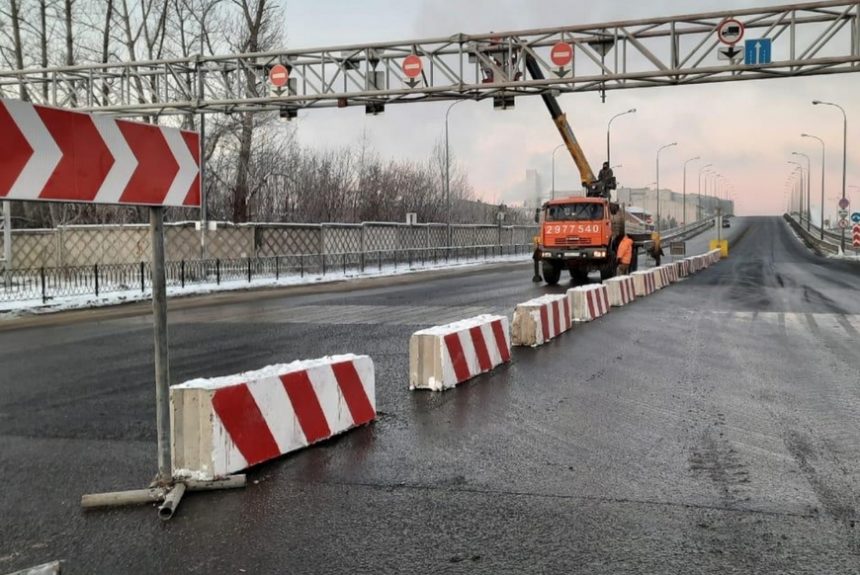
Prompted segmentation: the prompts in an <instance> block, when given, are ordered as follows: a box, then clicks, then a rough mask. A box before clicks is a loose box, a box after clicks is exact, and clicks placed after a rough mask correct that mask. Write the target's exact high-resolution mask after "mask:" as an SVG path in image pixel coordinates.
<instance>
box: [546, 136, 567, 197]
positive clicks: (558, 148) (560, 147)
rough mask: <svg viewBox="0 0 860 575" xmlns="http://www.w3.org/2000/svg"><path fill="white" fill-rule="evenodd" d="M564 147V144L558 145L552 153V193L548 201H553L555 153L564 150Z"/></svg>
mask: <svg viewBox="0 0 860 575" xmlns="http://www.w3.org/2000/svg"><path fill="white" fill-rule="evenodd" d="M565 146H566V144H559V145H558V146H556V147H555V149H554V150H553V151H552V193H551V198H550V199H553V200H554V199H555V153H556V152H557V151H559V150H560V149H562V148H564V147H565Z"/></svg>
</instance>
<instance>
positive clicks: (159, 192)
mask: <svg viewBox="0 0 860 575" xmlns="http://www.w3.org/2000/svg"><path fill="white" fill-rule="evenodd" d="M0 134H2V138H0V199H6V200H30V201H44V202H82V203H91V204H124V205H139V206H185V207H196V206H199V205H200V136H199V135H198V134H196V133H194V132H185V131H182V130H177V129H175V128H166V127H161V126H155V125H151V124H142V123H138V122H129V121H127V120H116V119H114V118H110V117H108V116H101V115H92V114H84V113H81V112H71V111H68V110H61V109H58V108H48V107H45V106H35V105H33V104H28V103H27V102H21V101H19V100H5V99H0Z"/></svg>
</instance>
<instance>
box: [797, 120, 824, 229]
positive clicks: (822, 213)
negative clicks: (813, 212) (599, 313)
mask: <svg viewBox="0 0 860 575" xmlns="http://www.w3.org/2000/svg"><path fill="white" fill-rule="evenodd" d="M800 137H801V138H813V139H815V140H818V143H819V144H821V226H820V227H821V236H820V239H821V241H824V157H825V155H824V152H825V146H824V140H822V139H821V138H819V137H818V136H813V135H812V134H801V135H800ZM807 203H809V202H807Z"/></svg>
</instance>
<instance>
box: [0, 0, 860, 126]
mask: <svg viewBox="0 0 860 575" xmlns="http://www.w3.org/2000/svg"><path fill="white" fill-rule="evenodd" d="M729 19H732V20H734V21H737V22H740V23H741V24H742V28H743V34H744V38H743V40H740V39H739V49H738V50H731V49H730V48H731V46H729V47H728V48H727V46H726V44H725V43H724V42H723V41H721V39H720V37H719V34H718V31H719V29H720V27H721V26H722V25H723V24H724V23H725V22H726V21H727V20H729ZM749 39H769V40H770V42H771V45H772V54H771V56H770V60H769V62H766V63H750V62H744V60H743V44H744V41H746V40H749ZM559 44H568V45H569V46H570V47H571V48H572V50H571V54H572V57H571V61H570V62H569V63H568V64H566V65H557V64H556V63H554V61H553V58H552V57H551V51H552V48H553V47H554V46H557V45H559ZM413 55H414V56H417V57H418V65H417V66H418V67H417V68H416V67H415V59H414V58H412V63H413V66H412V68H411V70H407V69H406V68H405V67H404V61H405V60H406V59H407V58H408V57H410V56H413ZM527 55H528V56H531V57H532V58H533V59H534V60H535V61H536V62H537V63H538V65H539V66H540V68H541V69H542V70H543V76H544V78H543V79H534V78H532V77H531V76H530V75H529V74H527V73H526V66H525V61H526V58H525V56H527ZM727 57H728V58H729V59H725V58H727ZM721 58H722V59H721ZM278 64H280V65H282V66H284V67H285V68H286V69H287V71H288V75H289V79H288V81H287V82H286V84H285V85H284V86H283V87H282V88H275V87H274V86H273V85H272V84H271V82H270V81H269V77H268V76H269V71H270V70H271V69H272V67H274V66H276V65H278ZM416 70H418V73H417V75H415V77H414V78H411V77H409V75H408V74H407V72H410V71H411V73H412V74H415V72H416ZM857 71H860V0H854V1H834V0H831V1H824V2H810V3H804V4H792V5H784V6H772V7H765V8H754V9H745V10H733V11H721V12H709V13H702V14H689V15H683V16H673V17H662V18H650V19H644V20H630V21H622V22H607V23H603V24H588V25H576V26H560V27H557V28H543V29H535V30H520V31H514V32H491V33H487V34H476V35H470V34H456V35H454V36H450V37H445V38H425V39H414V40H406V41H402V42H384V43H375V44H361V45H354V46H335V47H323V48H313V49H306V50H302V49H296V50H279V51H273V52H266V53H257V54H231V55H223V56H203V55H198V56H193V57H190V58H180V59H171V60H159V61H148V62H143V61H137V62H111V63H107V64H84V65H79V66H69V67H57V68H47V69H28V70H15V71H0V96H2V97H7V98H19V97H21V96H22V94H24V93H26V96H25V97H26V98H28V99H29V100H31V101H33V102H35V103H42V104H49V105H55V106H63V107H75V108H79V109H82V110H86V111H102V112H111V113H114V114H118V115H133V116H147V115H165V114H167V115H173V114H200V113H232V112H243V111H264V110H279V111H281V113H282V114H283V115H285V116H287V117H291V116H294V115H295V113H296V111H298V110H300V109H306V108H317V107H335V106H337V107H346V106H365V108H366V109H367V111H368V112H373V113H375V112H378V111H381V110H382V109H383V108H384V106H386V105H389V104H399V103H406V102H415V101H432V100H456V99H475V100H481V99H488V98H492V99H494V101H495V102H496V104H497V105H498V106H501V107H506V106H509V105H511V104H512V102H513V99H514V98H516V97H517V96H523V95H536V94H541V93H545V92H547V91H553V92H554V93H570V92H589V91H599V92H602V93H603V94H604V95H605V93H606V92H607V91H609V90H620V89H630V88H646V87H655V86H676V85H685V84H704V83H713V82H735V81H739V80H755V79H764V78H784V77H796V76H809V75H821V74H838V73H845V72H857ZM45 84H47V87H48V89H47V90H46V89H45ZM44 94H47V98H46V97H45V95H44Z"/></svg>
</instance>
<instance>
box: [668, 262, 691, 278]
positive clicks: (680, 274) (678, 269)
mask: <svg viewBox="0 0 860 575" xmlns="http://www.w3.org/2000/svg"><path fill="white" fill-rule="evenodd" d="M672 265H674V266H675V275H676V276H677V278H678V280H681V279H682V278H685V277H687V276H688V275H690V262H688V261H687V260H681V261H678V262H675V263H674V264H672Z"/></svg>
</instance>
